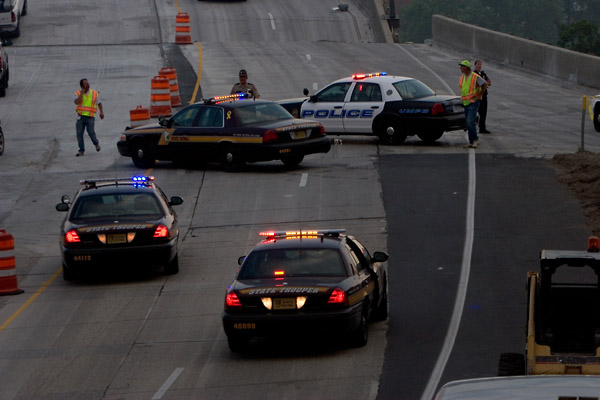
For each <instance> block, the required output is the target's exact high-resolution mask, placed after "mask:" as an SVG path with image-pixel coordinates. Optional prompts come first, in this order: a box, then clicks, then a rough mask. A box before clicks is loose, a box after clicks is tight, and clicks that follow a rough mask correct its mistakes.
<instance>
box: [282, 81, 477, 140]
mask: <svg viewBox="0 0 600 400" xmlns="http://www.w3.org/2000/svg"><path fill="white" fill-rule="evenodd" d="M304 94H305V95H308V89H304ZM279 103H280V104H281V105H282V106H283V107H285V108H286V109H287V110H288V111H289V112H290V113H291V114H292V115H296V116H298V117H300V118H312V119H315V120H317V121H319V122H321V123H322V124H323V125H324V126H325V131H326V132H327V134H328V135H331V134H337V135H342V134H363V135H376V136H378V137H379V140H380V142H381V143H384V144H401V143H404V140H405V139H406V137H407V136H412V135H417V136H418V137H419V138H420V139H421V140H423V141H425V142H434V141H436V140H438V139H439V138H440V137H442V135H443V133H444V132H448V131H452V130H461V129H465V126H466V125H465V116H464V108H463V106H462V102H461V99H460V97H457V96H449V95H437V94H435V92H434V91H433V90H432V89H430V88H429V87H428V86H427V85H425V84H424V83H423V82H421V81H419V80H417V79H413V78H407V77H403V76H391V75H387V74H386V73H385V72H376V73H369V74H356V75H352V76H351V77H348V78H343V79H339V80H337V81H335V82H333V83H331V84H329V85H328V86H326V87H325V88H323V89H322V90H320V91H319V92H318V93H317V94H315V95H312V96H310V97H309V98H306V99H301V100H295V101H294V100H291V101H285V100H283V101H281V102H279Z"/></svg>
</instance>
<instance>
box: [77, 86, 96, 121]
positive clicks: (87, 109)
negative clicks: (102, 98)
mask: <svg viewBox="0 0 600 400" xmlns="http://www.w3.org/2000/svg"><path fill="white" fill-rule="evenodd" d="M80 93H81V90H78V91H77V93H75V95H76V96H79V94H80ZM82 98H83V101H82V102H81V104H80V105H78V106H77V107H75V111H77V114H79V115H83V116H85V117H95V116H96V112H97V111H98V106H97V104H96V101H98V91H96V90H94V89H92V90H90V91H88V93H87V95H86V94H82Z"/></svg>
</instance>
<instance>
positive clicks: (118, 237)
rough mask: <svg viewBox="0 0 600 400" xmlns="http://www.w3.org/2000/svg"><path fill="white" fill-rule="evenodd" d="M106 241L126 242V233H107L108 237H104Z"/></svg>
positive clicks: (111, 242) (113, 242)
mask: <svg viewBox="0 0 600 400" xmlns="http://www.w3.org/2000/svg"><path fill="white" fill-rule="evenodd" d="M106 242H107V243H108V244H119V243H127V234H126V233H112V234H109V235H108V237H107V238H106Z"/></svg>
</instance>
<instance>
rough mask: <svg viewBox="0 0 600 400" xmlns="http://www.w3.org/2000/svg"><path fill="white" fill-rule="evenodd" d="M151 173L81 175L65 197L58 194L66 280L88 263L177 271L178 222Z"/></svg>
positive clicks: (172, 202) (86, 268)
mask: <svg viewBox="0 0 600 400" xmlns="http://www.w3.org/2000/svg"><path fill="white" fill-rule="evenodd" d="M153 180H154V178H153V177H146V176H134V177H132V178H122V179H119V178H111V179H87V180H83V181H81V182H80V183H81V184H82V185H83V188H81V189H80V190H79V191H78V192H77V194H76V195H75V198H74V199H73V201H72V202H71V200H70V198H69V196H67V195H65V196H63V197H62V201H61V202H60V203H59V204H57V205H56V210H57V211H65V212H67V215H66V216H65V219H64V221H63V223H62V225H61V230H60V237H59V243H60V249H61V253H62V262H63V276H64V278H65V280H70V279H73V278H74V277H76V276H77V275H78V274H80V273H83V272H87V271H89V270H91V269H92V268H107V267H109V266H112V265H123V266H124V267H126V268H127V267H135V266H141V267H144V268H146V267H150V266H163V267H164V270H165V273H167V274H176V273H177V272H179V262H178V257H177V243H178V239H179V225H178V223H177V215H176V214H175V211H174V210H173V206H176V205H179V204H182V203H183V199H182V198H181V197H178V196H173V197H171V198H170V199H167V197H166V195H165V194H164V193H163V191H162V190H161V189H160V188H159V187H158V186H157V185H156V184H154V183H153Z"/></svg>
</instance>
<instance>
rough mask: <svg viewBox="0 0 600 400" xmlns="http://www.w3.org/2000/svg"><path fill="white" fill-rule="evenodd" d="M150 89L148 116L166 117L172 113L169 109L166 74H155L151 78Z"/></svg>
mask: <svg viewBox="0 0 600 400" xmlns="http://www.w3.org/2000/svg"><path fill="white" fill-rule="evenodd" d="M151 89H152V90H151V91H150V116H151V117H158V116H161V115H165V116H167V117H169V116H171V115H172V114H173V110H172V109H171V91H170V89H169V78H167V77H166V76H162V75H159V76H155V77H154V78H152V88H151Z"/></svg>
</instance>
